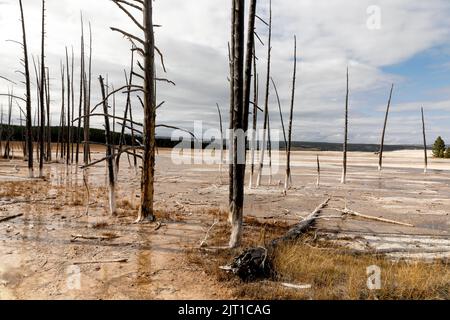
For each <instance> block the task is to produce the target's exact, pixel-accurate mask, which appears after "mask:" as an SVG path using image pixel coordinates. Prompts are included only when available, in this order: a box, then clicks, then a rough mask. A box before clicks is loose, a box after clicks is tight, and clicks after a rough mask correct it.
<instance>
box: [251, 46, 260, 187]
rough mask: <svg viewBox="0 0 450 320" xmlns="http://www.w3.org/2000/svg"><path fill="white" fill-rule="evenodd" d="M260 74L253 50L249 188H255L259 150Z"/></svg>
mask: <svg viewBox="0 0 450 320" xmlns="http://www.w3.org/2000/svg"><path fill="white" fill-rule="evenodd" d="M258 80H259V79H258V74H257V73H256V54H255V49H253V126H252V142H251V145H250V146H251V164H250V165H251V168H250V179H249V180H250V181H249V188H250V189H252V188H253V180H254V175H255V155H256V149H257V142H256V129H257V124H258V96H259V92H258V90H259V89H258Z"/></svg>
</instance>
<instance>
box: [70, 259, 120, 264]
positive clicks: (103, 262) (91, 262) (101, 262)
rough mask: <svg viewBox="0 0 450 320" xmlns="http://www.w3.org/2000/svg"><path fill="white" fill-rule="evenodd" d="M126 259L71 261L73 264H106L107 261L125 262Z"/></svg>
mask: <svg viewBox="0 0 450 320" xmlns="http://www.w3.org/2000/svg"><path fill="white" fill-rule="evenodd" d="M127 262H128V259H116V260H102V261H78V262H74V263H72V264H73V265H82V264H108V263H127Z"/></svg>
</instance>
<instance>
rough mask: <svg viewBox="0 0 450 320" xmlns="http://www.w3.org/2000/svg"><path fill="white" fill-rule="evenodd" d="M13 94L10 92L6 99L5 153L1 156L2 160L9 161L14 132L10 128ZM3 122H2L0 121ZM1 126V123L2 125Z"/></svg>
mask: <svg viewBox="0 0 450 320" xmlns="http://www.w3.org/2000/svg"><path fill="white" fill-rule="evenodd" d="M13 96H14V93H13V92H12V91H11V94H10V96H9V97H8V126H7V129H6V139H5V152H4V154H3V159H8V160H9V159H10V154H11V138H12V137H13V135H14V131H13V129H12V127H11V116H12V105H13V99H14V98H13ZM2 122H3V121H2ZM2 126H3V123H2Z"/></svg>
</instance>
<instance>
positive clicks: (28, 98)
mask: <svg viewBox="0 0 450 320" xmlns="http://www.w3.org/2000/svg"><path fill="white" fill-rule="evenodd" d="M19 5H20V16H21V21H22V47H23V65H24V75H25V88H26V92H25V100H26V101H25V102H26V109H25V110H26V127H27V129H26V135H25V136H26V144H27V159H28V176H29V177H30V178H33V176H34V172H33V135H32V123H31V79H30V67H29V62H28V46H27V36H26V30H25V17H24V12H23V5H22V0H19Z"/></svg>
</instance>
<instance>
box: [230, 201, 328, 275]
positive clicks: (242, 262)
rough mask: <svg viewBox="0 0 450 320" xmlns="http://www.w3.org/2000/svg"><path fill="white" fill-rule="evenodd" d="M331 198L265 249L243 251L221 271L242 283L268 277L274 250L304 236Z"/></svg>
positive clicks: (270, 271)
mask: <svg viewBox="0 0 450 320" xmlns="http://www.w3.org/2000/svg"><path fill="white" fill-rule="evenodd" d="M330 200H331V198H328V199H327V200H325V201H324V202H323V203H321V204H320V205H319V206H318V207H317V208H316V209H315V210H314V211H313V212H312V213H311V214H309V215H308V216H307V217H305V218H304V219H303V220H302V221H300V222H299V223H298V224H297V225H295V226H294V227H293V228H292V229H291V230H289V231H288V232H287V233H286V235H284V236H283V237H280V238H277V239H274V240H272V241H271V242H270V243H269V244H268V245H267V247H256V248H250V249H247V250H245V251H244V252H243V253H242V254H241V255H239V256H238V257H236V258H234V259H233V262H232V263H231V264H230V265H229V266H226V267H222V269H223V270H226V271H231V272H233V273H234V274H235V275H237V276H238V277H239V278H241V279H242V280H244V281H252V280H255V279H258V278H266V277H269V276H270V275H271V274H272V272H273V268H272V259H273V255H274V252H275V249H276V247H277V246H278V245H280V244H282V243H288V242H293V241H295V240H297V239H299V238H300V237H301V236H302V235H303V234H305V233H306V232H307V231H308V230H309V228H310V227H311V226H312V225H313V224H314V223H315V221H316V220H317V218H318V217H319V214H320V212H321V211H322V210H323V209H324V208H325V207H326V206H327V205H328V203H329V202H330Z"/></svg>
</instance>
